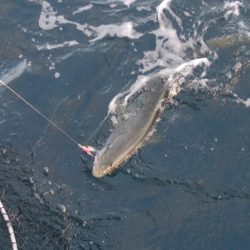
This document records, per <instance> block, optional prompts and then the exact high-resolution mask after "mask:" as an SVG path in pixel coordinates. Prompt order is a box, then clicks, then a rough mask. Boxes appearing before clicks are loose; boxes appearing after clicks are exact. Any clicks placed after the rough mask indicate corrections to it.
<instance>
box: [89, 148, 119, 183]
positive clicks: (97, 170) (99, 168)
mask: <svg viewBox="0 0 250 250" xmlns="http://www.w3.org/2000/svg"><path fill="white" fill-rule="evenodd" d="M117 165H118V164H117V162H116V161H114V159H113V158H112V157H111V155H110V152H109V151H108V150H107V149H103V150H100V151H98V152H97V154H96V156H95V161H94V165H93V170H92V174H93V176H95V177H97V178H101V177H103V176H105V175H107V174H110V173H111V172H113V170H114V169H115V168H116V167H117Z"/></svg>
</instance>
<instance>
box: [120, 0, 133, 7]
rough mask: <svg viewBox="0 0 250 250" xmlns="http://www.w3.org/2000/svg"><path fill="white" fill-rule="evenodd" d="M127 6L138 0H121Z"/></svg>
mask: <svg viewBox="0 0 250 250" xmlns="http://www.w3.org/2000/svg"><path fill="white" fill-rule="evenodd" d="M121 1H122V2H123V3H124V4H125V5H126V6H128V7H130V5H131V4H132V3H134V2H135V1H136V0H121Z"/></svg>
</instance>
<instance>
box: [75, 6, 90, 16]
mask: <svg viewBox="0 0 250 250" xmlns="http://www.w3.org/2000/svg"><path fill="white" fill-rule="evenodd" d="M92 8H93V4H88V5H86V6H83V7H79V8H78V9H77V10H75V11H73V15H76V14H78V13H81V12H84V11H86V10H90V9H92Z"/></svg>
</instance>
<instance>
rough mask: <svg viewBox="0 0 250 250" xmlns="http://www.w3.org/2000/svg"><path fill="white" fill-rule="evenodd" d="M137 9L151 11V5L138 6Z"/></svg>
mask: <svg viewBox="0 0 250 250" xmlns="http://www.w3.org/2000/svg"><path fill="white" fill-rule="evenodd" d="M136 9H137V10H138V11H143V10H145V11H151V6H137V7H136Z"/></svg>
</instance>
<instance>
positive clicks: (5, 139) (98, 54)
mask: <svg viewBox="0 0 250 250" xmlns="http://www.w3.org/2000/svg"><path fill="white" fill-rule="evenodd" d="M128 2H129V1H127V2H126V1H106V2H100V1H77V0H74V1H66V0H62V1H55V0H54V1H50V0H48V1H43V0H31V1H28V0H22V1H20V0H18V1H15V0H11V1H5V0H0V3H1V8H0V33H1V35H0V79H1V80H4V81H5V82H6V83H8V85H9V86H10V87H12V88H13V89H15V91H17V92H18V93H19V94H21V95H22V96H23V97H24V98H26V99H27V100H28V101H29V102H31V103H32V104H33V105H34V106H35V107H37V108H38V109H39V110H40V111H41V112H42V113H44V114H45V115H46V116H48V117H50V118H51V119H53V121H54V122H56V123H57V124H58V125H59V126H60V127H62V128H63V129H64V130H65V131H67V132H68V133H69V134H70V135H71V136H73V137H74V138H76V139H77V141H79V142H81V143H83V144H90V145H92V146H94V147H96V148H98V149H99V148H101V147H102V145H103V144H104V143H105V140H106V139H107V137H108V135H109V133H110V129H111V123H110V121H109V120H108V119H106V116H107V113H108V106H109V103H110V101H111V100H112V99H113V97H115V96H116V95H117V94H119V93H120V92H122V91H124V90H126V89H128V88H129V87H130V86H131V85H132V84H133V83H135V82H136V80H137V76H139V75H143V76H151V75H152V74H155V73H157V72H159V71H160V70H164V69H166V68H171V69H173V70H175V69H176V68H177V67H178V66H180V65H182V64H184V63H187V62H193V61H194V60H195V59H198V58H207V59H208V60H209V61H210V65H208V66H206V67H205V66H204V65H203V66H204V67H203V66H202V67H199V66H197V67H195V66H192V67H193V68H192V71H191V73H188V74H184V73H183V76H182V77H181V78H178V81H175V84H176V85H178V84H179V85H178V87H179V90H178V91H177V93H176V95H175V96H174V97H173V100H172V102H171V103H169V105H167V107H166V109H165V111H164V112H163V113H162V115H161V121H159V122H158V123H157V126H156V132H155V133H154V135H153V137H152V138H151V140H150V141H149V142H148V143H147V144H146V145H144V147H143V148H141V149H140V150H139V151H138V152H137V153H136V154H135V155H134V156H132V157H131V158H130V159H129V160H128V161H127V162H126V163H124V164H123V165H122V166H121V167H120V168H119V169H118V170H117V171H116V172H115V173H113V174H112V175H110V176H106V177H104V178H102V179H96V178H94V177H93V176H92V174H91V171H92V164H93V160H92V159H91V158H90V157H88V156H86V155H83V154H82V153H81V152H80V150H79V149H78V148H77V147H76V146H75V145H74V144H72V142H71V141H69V140H68V139H67V138H66V137H64V136H63V135H62V134H60V132H58V131H57V130H56V129H54V128H53V127H52V126H50V125H49V124H48V123H47V122H46V121H45V120H43V119H42V118H41V117H40V116H39V115H37V114H36V113H35V112H33V111H32V110H31V109H30V108H29V107H27V106H26V105H25V104H23V103H22V102H21V101H20V100H19V99H17V98H16V96H14V95H13V94H12V93H10V92H9V91H8V90H6V89H4V87H0V199H1V200H2V202H3V203H4V205H5V207H6V210H7V211H8V214H9V216H10V218H11V221H12V224H13V227H14V230H15V233H16V238H17V243H18V246H19V249H124V250H125V249H150V250H151V249H232V250H233V249H249V244H250V236H249V235H250V165H249V162H250V151H249V150H250V126H249V124H250V99H249V98H250V85H249V79H250V68H249V62H250V53H249V47H250V35H249V34H250V22H249V20H250V6H249V3H248V1H247V0H245V1H225V2H223V1H215V0H212V1H199V0H197V1H192V0H189V1H179V0H172V1H166V0H165V1H162V2H161V1H140V0H138V1H134V2H132V1H130V2H131V4H130V5H129V4H128ZM124 3H125V4H124ZM126 3H127V5H126ZM159 6H161V7H162V9H161V8H159ZM82 7H84V8H83V9H81V8H82ZM77 11H78V13H77ZM161 17H163V19H162V20H163V21H164V23H163V24H162V23H160V18H161ZM159 27H160V28H161V29H158V28H159ZM164 27H165V28H164ZM206 44H207V45H206ZM179 48H181V49H179ZM149 52H151V54H150V56H148V57H147V55H148V54H147V53H149ZM203 72H206V74H202V73H203ZM180 74H181V73H180ZM182 82H183V83H182ZM0 249H3V250H5V249H6V250H7V249H11V245H10V242H9V238H8V234H7V228H6V225H5V222H4V221H3V220H2V217H0Z"/></svg>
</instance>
